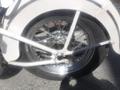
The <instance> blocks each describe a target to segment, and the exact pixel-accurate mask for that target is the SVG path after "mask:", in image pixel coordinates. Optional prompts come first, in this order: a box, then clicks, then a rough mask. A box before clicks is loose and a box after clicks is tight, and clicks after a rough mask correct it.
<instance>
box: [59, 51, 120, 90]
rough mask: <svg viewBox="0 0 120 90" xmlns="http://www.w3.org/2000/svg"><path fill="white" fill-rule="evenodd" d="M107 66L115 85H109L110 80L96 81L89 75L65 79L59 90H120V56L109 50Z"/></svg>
mask: <svg viewBox="0 0 120 90" xmlns="http://www.w3.org/2000/svg"><path fill="white" fill-rule="evenodd" d="M107 64H109V69H110V74H111V75H112V78H113V79H114V82H115V84H114V83H111V81H110V80H107V79H105V80H104V79H98V78H96V77H94V76H93V74H90V75H87V76H84V77H81V78H80V77H79V78H76V79H75V78H72V77H67V78H65V79H64V80H63V81H62V82H61V86H60V90H120V55H117V54H115V53H114V52H113V51H112V50H110V52H109V57H108V60H107ZM103 72H104V71H103ZM102 77H104V76H102ZM108 77H109V74H108Z"/></svg>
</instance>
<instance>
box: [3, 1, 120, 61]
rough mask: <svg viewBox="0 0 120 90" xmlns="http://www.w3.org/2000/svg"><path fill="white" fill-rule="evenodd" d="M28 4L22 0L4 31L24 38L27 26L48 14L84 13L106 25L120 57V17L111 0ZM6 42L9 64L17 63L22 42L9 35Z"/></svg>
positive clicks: (4, 43) (5, 55)
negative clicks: (67, 11) (55, 12)
mask: <svg viewBox="0 0 120 90" xmlns="http://www.w3.org/2000/svg"><path fill="white" fill-rule="evenodd" d="M27 1H28V2H27V4H26V3H24V0H22V2H21V3H22V4H20V6H19V8H18V9H17V11H16V13H14V14H13V15H12V17H11V16H9V17H7V18H6V19H5V21H4V29H7V30H8V31H9V32H11V33H14V34H16V35H19V36H21V35H22V33H23V31H24V29H25V28H26V26H27V25H28V24H29V23H30V22H31V21H32V20H34V19H35V18H36V17H38V16H40V15H42V14H44V13H47V12H50V11H55V10H75V11H76V10H80V11H81V12H84V13H86V14H88V15H91V16H92V17H94V18H95V19H97V20H98V21H99V22H100V23H101V24H102V25H103V26H104V28H105V29H106V31H107V32H108V35H109V37H110V40H111V41H112V42H113V44H112V47H113V50H114V51H115V52H116V53H118V54H120V49H119V45H120V44H119V43H120V42H119V39H120V33H119V30H120V16H119V14H118V12H117V10H116V9H115V7H114V6H113V5H112V3H111V2H110V1H109V0H74V1H73V0H71V1H70V0H53V1H52V2H51V1H50V0H34V2H32V3H30V2H31V0H27ZM29 1H30V2H29ZM28 3H29V4H28ZM66 4H67V5H66ZM46 5H47V7H46ZM8 10H9V9H8ZM116 24H117V25H116ZM2 40H3V42H2V48H3V51H2V54H3V56H4V58H5V60H6V61H8V62H10V61H15V60H17V59H18V58H19V57H20V50H19V43H20V42H19V41H17V40H13V39H11V38H8V37H6V36H3V38H2ZM13 49H14V50H13Z"/></svg>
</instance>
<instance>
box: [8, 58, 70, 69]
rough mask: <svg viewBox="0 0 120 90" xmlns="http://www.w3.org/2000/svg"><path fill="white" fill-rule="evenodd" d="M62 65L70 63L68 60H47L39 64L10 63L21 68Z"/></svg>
mask: <svg viewBox="0 0 120 90" xmlns="http://www.w3.org/2000/svg"><path fill="white" fill-rule="evenodd" d="M61 63H68V60H67V59H65V60H61V61H58V60H57V61H54V60H46V61H38V62H29V63H28V62H18V61H13V62H8V64H10V65H14V66H20V67H33V66H40V65H50V64H61Z"/></svg>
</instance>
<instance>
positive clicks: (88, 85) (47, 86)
mask: <svg viewBox="0 0 120 90" xmlns="http://www.w3.org/2000/svg"><path fill="white" fill-rule="evenodd" d="M113 2H114V4H115V5H116V7H117V9H118V10H119V11H120V0H113ZM0 90H120V55H117V54H115V53H114V52H113V51H112V50H110V52H109V57H108V58H107V59H106V60H104V62H103V63H102V64H101V65H100V66H99V67H98V68H97V69H96V70H95V71H94V72H93V73H91V74H89V75H87V76H85V77H82V78H78V79H77V80H76V79H71V78H65V79H64V80H62V81H52V80H46V79H43V78H40V77H37V76H35V75H33V74H31V73H30V72H28V71H26V70H25V69H23V70H22V71H21V72H20V73H19V74H17V75H15V76H14V77H12V78H9V79H6V80H2V79H1V80H0Z"/></svg>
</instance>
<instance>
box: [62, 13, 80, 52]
mask: <svg viewBox="0 0 120 90" xmlns="http://www.w3.org/2000/svg"><path fill="white" fill-rule="evenodd" d="M79 16H80V11H76V13H75V16H74V18H73V22H72V25H71V27H70V30H69V33H68V36H67V39H66V42H65V45H64V48H63V51H67V49H68V46H69V44H70V41H71V39H72V36H73V33H74V31H75V27H76V24H77V21H78V19H79Z"/></svg>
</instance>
